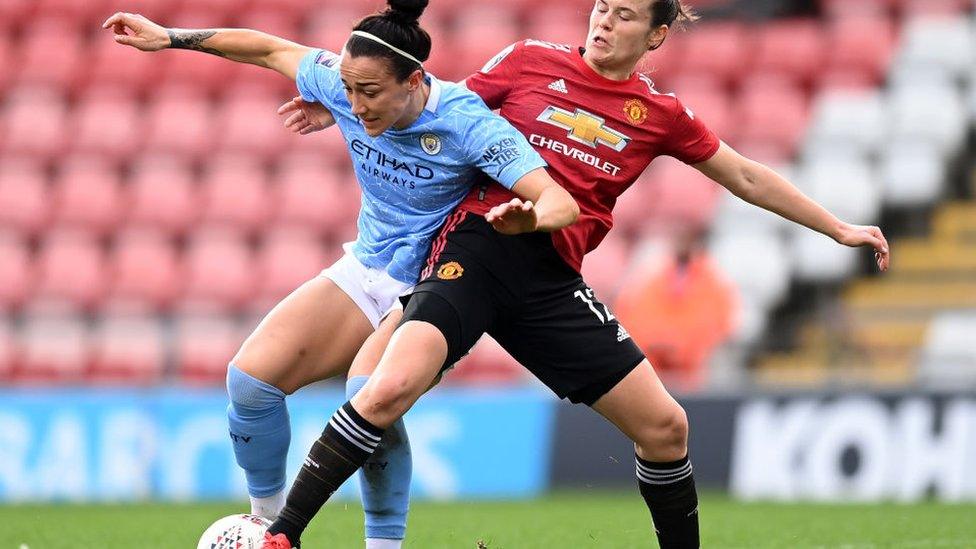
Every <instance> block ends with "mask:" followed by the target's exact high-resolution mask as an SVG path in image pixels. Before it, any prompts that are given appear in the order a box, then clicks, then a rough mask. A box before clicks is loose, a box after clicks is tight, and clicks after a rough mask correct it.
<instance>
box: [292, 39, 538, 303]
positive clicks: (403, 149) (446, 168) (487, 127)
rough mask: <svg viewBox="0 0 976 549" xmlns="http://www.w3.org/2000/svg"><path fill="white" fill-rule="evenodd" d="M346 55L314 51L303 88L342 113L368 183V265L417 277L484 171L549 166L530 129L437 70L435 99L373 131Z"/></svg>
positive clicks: (511, 180) (362, 217)
mask: <svg viewBox="0 0 976 549" xmlns="http://www.w3.org/2000/svg"><path fill="white" fill-rule="evenodd" d="M339 61H340V57H339V56H338V55H336V54H334V53H332V52H329V51H325V50H313V51H311V52H310V53H309V54H308V55H306V56H305V58H304V59H303V60H302V63H301V66H300V67H299V69H298V76H297V78H296V80H297V82H298V90H299V91H300V92H301V95H302V97H303V98H304V99H305V100H306V101H317V102H319V103H322V104H323V105H325V106H326V107H328V108H329V110H331V111H332V114H333V115H334V116H335V118H336V123H337V125H338V126H339V129H340V130H341V131H342V135H343V136H344V137H345V140H346V146H347V147H348V148H349V154H350V156H352V162H353V166H354V167H355V170H356V178H357V179H358V180H359V184H360V186H361V187H362V191H363V192H362V196H363V199H362V205H361V208H360V211H359V221H358V227H359V236H358V237H357V238H356V242H355V244H354V245H353V253H354V254H355V255H356V258H358V259H359V260H360V261H361V262H362V263H363V264H364V265H366V266H369V267H373V268H376V269H385V270H386V271H387V272H388V273H389V274H390V276H392V277H393V278H395V279H397V280H399V281H401V282H407V283H411V284H412V283H414V282H416V281H417V278H418V276H419V274H420V269H421V266H422V265H423V263H424V261H425V260H426V259H427V254H428V252H429V249H430V243H431V241H432V240H433V238H434V236H435V235H436V233H437V230H438V229H439V228H440V226H441V224H442V223H443V221H444V219H445V218H446V217H447V215H448V214H449V213H451V211H452V210H453V209H454V208H455V206H457V205H458V204H459V203H460V202H461V200H462V199H463V198H464V197H465V196H466V195H467V194H468V191H470V190H471V185H472V184H473V183H474V181H475V179H476V178H475V175H476V172H477V171H479V170H480V171H483V172H485V173H486V174H487V175H489V176H490V177H492V178H494V179H495V180H497V181H498V182H499V183H501V184H502V185H504V186H505V187H507V188H509V189H511V188H512V186H514V185H515V183H516V182H517V181H518V180H519V179H521V178H522V176H524V175H525V174H526V173H528V172H530V171H532V170H534V169H536V168H540V167H543V166H545V165H546V164H545V161H544V160H542V157H540V156H539V155H538V153H536V152H535V151H534V150H533V149H532V147H531V145H529V143H528V141H527V140H526V139H525V137H523V136H522V134H520V133H519V132H518V130H516V129H515V128H513V127H512V126H511V124H509V123H508V122H506V121H505V120H504V119H503V118H501V117H500V116H497V115H495V114H494V113H492V112H491V111H489V110H488V107H486V106H485V104H484V102H483V101H482V100H481V98H480V97H478V96H477V95H475V94H473V93H471V92H470V91H468V90H467V89H466V88H465V87H463V86H460V85H458V84H454V83H451V82H444V81H440V80H438V79H436V78H434V77H432V76H430V75H428V76H427V82H428V83H429V84H430V96H429V98H428V99H427V107H426V108H425V109H424V111H423V112H422V113H421V115H420V117H419V118H418V119H417V120H416V121H415V122H414V123H413V124H412V125H410V127H408V128H406V129H402V130H396V129H393V128H391V129H389V130H387V131H386V132H384V133H383V134H382V135H380V136H379V137H376V138H373V137H370V136H369V135H367V134H366V132H365V130H364V129H363V127H362V126H361V125H360V123H359V120H358V119H357V118H356V117H355V116H354V115H353V114H352V107H351V105H350V104H349V100H348V99H347V98H346V93H345V89H344V87H343V84H342V80H341V77H340V75H339Z"/></svg>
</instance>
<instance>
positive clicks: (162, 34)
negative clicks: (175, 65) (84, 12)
mask: <svg viewBox="0 0 976 549" xmlns="http://www.w3.org/2000/svg"><path fill="white" fill-rule="evenodd" d="M102 28H103V29H109V28H110V29H112V32H114V33H115V41H116V42H118V43H119V44H125V45H126V46H132V47H133V48H136V49H139V50H142V51H158V50H161V49H163V48H167V47H169V45H170V39H169V34H168V33H167V32H166V29H165V28H164V27H162V26H160V25H157V24H156V23H153V22H152V21H150V20H149V19H146V18H145V17H143V16H141V15H138V14H132V13H123V12H118V13H116V14H115V15H112V16H111V17H109V18H108V19H106V20H105V22H104V23H102Z"/></svg>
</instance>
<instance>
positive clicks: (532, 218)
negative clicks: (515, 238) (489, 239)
mask: <svg viewBox="0 0 976 549" xmlns="http://www.w3.org/2000/svg"><path fill="white" fill-rule="evenodd" d="M485 219H486V220H487V221H488V223H491V226H492V227H494V228H495V230H496V231H498V232H500V233H502V234H508V235H512V234H521V233H530V232H532V231H534V230H536V229H537V228H538V227H539V216H538V215H536V211H535V204H533V203H532V201H531V200H527V201H525V202H522V200H521V199H518V198H513V199H511V200H510V201H508V202H506V203H504V204H499V205H497V206H495V207H494V208H492V209H491V210H489V211H488V213H486V214H485Z"/></svg>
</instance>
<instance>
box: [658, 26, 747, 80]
mask: <svg viewBox="0 0 976 549" xmlns="http://www.w3.org/2000/svg"><path fill="white" fill-rule="evenodd" d="M680 38H681V41H682V45H681V54H682V55H681V63H680V65H681V68H682V70H685V71H690V72H692V73H694V72H703V73H707V74H711V75H713V76H715V77H716V78H719V79H720V80H721V81H723V82H734V81H736V80H738V79H739V78H740V75H741V72H742V70H743V67H746V66H748V60H749V59H750V58H751V57H752V55H753V37H752V35H751V32H750V31H749V30H748V29H746V27H745V25H743V24H742V23H739V22H732V21H729V22H720V23H704V24H701V25H697V26H696V27H695V28H694V29H693V30H692V31H691V32H690V33H688V34H687V35H686V36H681V37H680ZM665 44H666V45H665V46H663V48H665V49H666V48H667V47H669V46H668V45H667V43H665ZM654 55H655V54H654V53H651V54H650V58H651V59H653V56H654Z"/></svg>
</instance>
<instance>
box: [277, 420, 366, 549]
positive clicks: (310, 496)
mask: <svg viewBox="0 0 976 549" xmlns="http://www.w3.org/2000/svg"><path fill="white" fill-rule="evenodd" d="M382 436H383V429H380V428H378V427H375V426H374V425H373V424H371V423H370V422H368V421H366V420H365V419H363V418H362V416H360V415H359V414H358V413H357V412H356V410H354V409H353V407H352V404H350V403H349V402H346V403H345V404H343V405H342V407H341V408H339V410H337V411H336V413H335V414H334V415H333V416H332V419H331V420H329V424H328V425H327V426H326V428H325V430H324V431H322V436H320V437H319V439H318V440H316V441H315V444H313V445H312V449H311V450H309V452H308V457H306V458H305V463H304V464H303V465H302V469H301V471H299V472H298V477H297V478H295V483H294V484H292V486H291V490H290V491H289V492H288V498H287V499H286V500H285V508H284V509H282V510H281V513H280V514H279V515H278V520H276V521H275V522H274V524H272V525H271V527H270V528H268V532H270V533H272V534H278V533H284V534H285V536H286V537H287V538H288V540H289V541H290V542H291V544H292V546H294V547H298V543H299V539H300V538H301V535H302V532H304V531H305V528H306V527H307V526H308V523H309V521H311V520H312V517H314V516H315V514H316V513H318V511H319V509H320V508H321V507H322V505H323V504H324V503H325V502H326V501H327V500H328V499H329V498H330V497H331V496H332V494H333V493H334V492H335V491H336V490H338V489H339V487H340V486H342V483H343V482H345V481H346V479H348V478H349V477H351V476H352V474H353V473H355V472H356V470H357V469H359V468H360V467H362V465H363V464H364V463H366V460H367V459H369V456H371V455H372V454H373V451H374V450H376V447H377V445H379V443H380V438H381V437H382Z"/></svg>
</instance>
